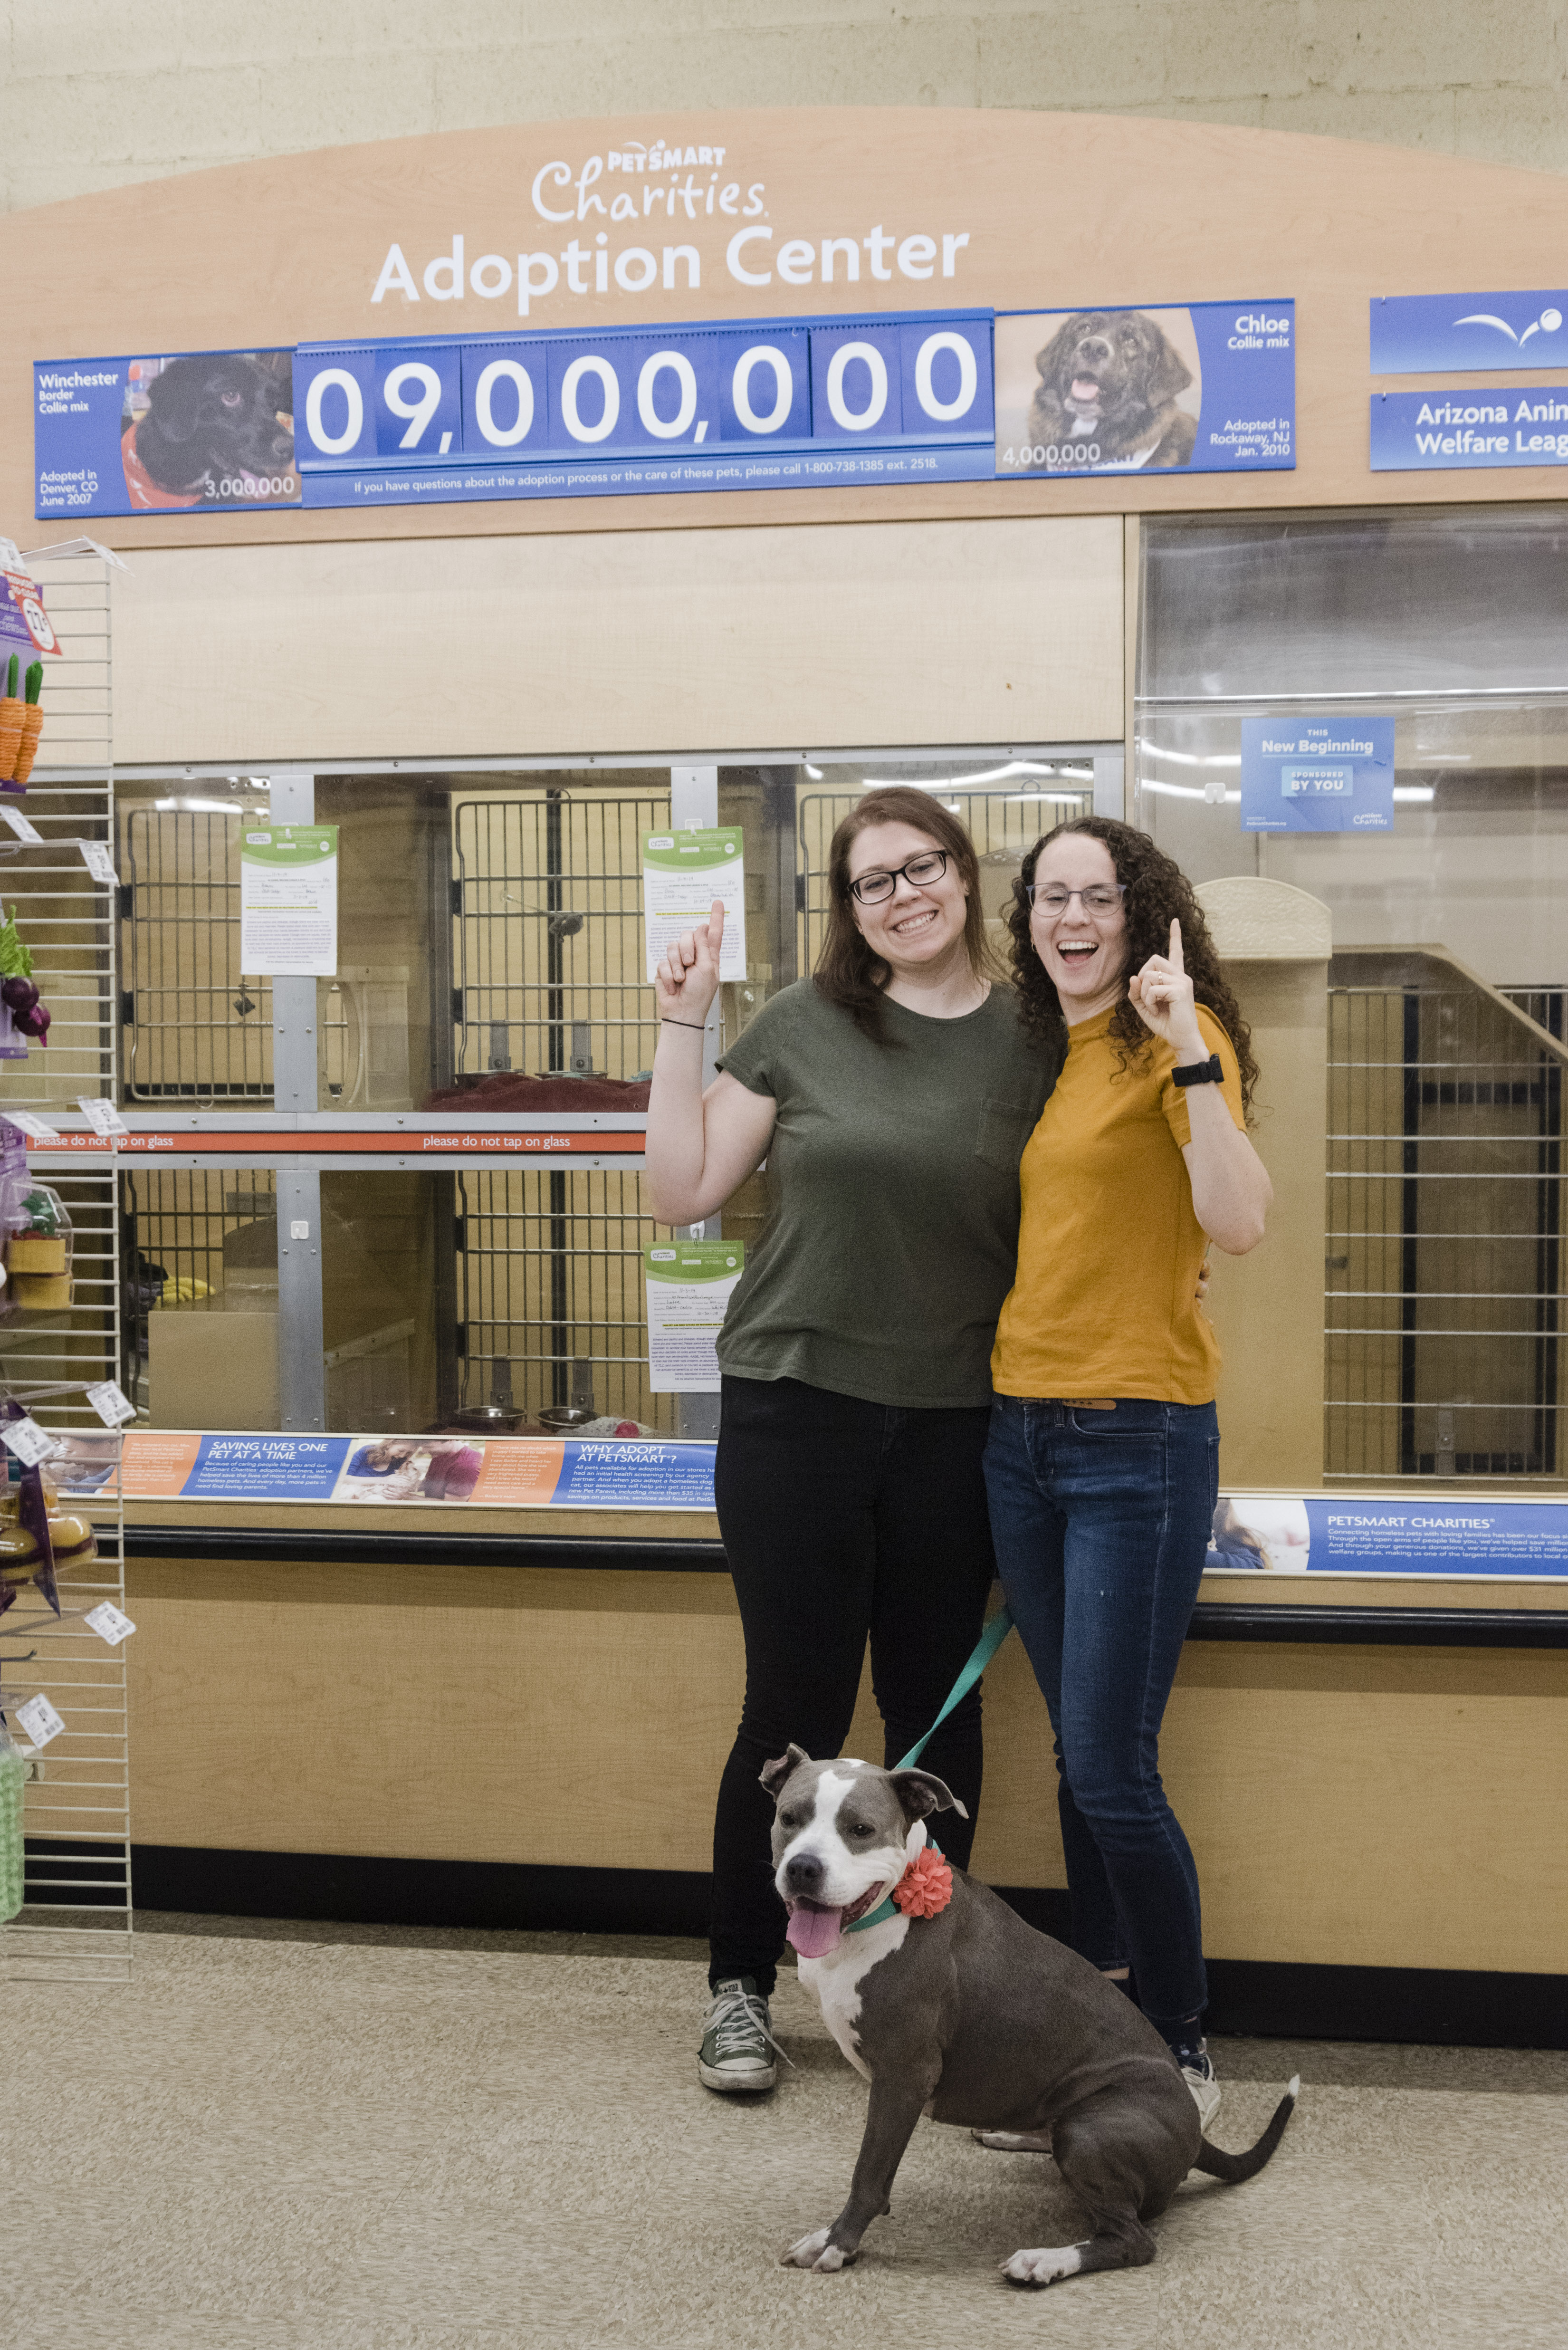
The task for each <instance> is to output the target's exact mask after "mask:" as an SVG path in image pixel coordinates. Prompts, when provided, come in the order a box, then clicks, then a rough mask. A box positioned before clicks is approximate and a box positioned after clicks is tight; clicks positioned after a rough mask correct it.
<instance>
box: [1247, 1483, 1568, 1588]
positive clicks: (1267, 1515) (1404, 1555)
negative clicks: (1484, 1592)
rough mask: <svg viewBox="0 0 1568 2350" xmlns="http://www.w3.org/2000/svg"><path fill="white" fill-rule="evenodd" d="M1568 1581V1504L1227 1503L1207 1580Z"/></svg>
mask: <svg viewBox="0 0 1568 2350" xmlns="http://www.w3.org/2000/svg"><path fill="white" fill-rule="evenodd" d="M1226 1569H1239V1570H1255V1569H1262V1570H1263V1571H1265V1572H1273V1573H1276V1574H1286V1575H1467V1576H1468V1575H1510V1576H1521V1577H1522V1576H1526V1575H1529V1576H1532V1577H1534V1576H1539V1577H1542V1578H1545V1579H1549V1580H1552V1579H1568V1503H1563V1502H1493V1501H1487V1500H1477V1498H1476V1497H1475V1495H1474V1494H1454V1495H1451V1496H1449V1495H1445V1496H1444V1497H1442V1498H1441V1499H1433V1500H1430V1501H1425V1500H1423V1501H1418V1502H1417V1501H1412V1500H1409V1499H1407V1497H1406V1496H1405V1495H1404V1494H1402V1493H1400V1494H1381V1495H1370V1494H1345V1495H1340V1494H1334V1495H1333V1496H1317V1495H1313V1494H1308V1495H1304V1496H1303V1495H1300V1494H1294V1493H1235V1494H1223V1495H1221V1497H1220V1504H1219V1506H1218V1508H1217V1509H1216V1510H1215V1513H1214V1530H1213V1534H1212V1536H1211V1538H1210V1551H1209V1557H1208V1562H1207V1571H1208V1572H1209V1573H1210V1574H1213V1573H1216V1572H1219V1573H1223V1572H1224V1571H1225V1570H1226Z"/></svg>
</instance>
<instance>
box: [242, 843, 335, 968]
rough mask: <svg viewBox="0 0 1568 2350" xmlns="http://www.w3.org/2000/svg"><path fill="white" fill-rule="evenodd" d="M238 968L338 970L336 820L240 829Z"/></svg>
mask: <svg viewBox="0 0 1568 2350" xmlns="http://www.w3.org/2000/svg"><path fill="white" fill-rule="evenodd" d="M240 969H241V970H242V972H244V974H245V976H246V978H247V979H253V978H254V979H312V978H315V979H333V978H335V977H336V976H337V826H336V825H335V824H278V825H272V826H269V827H267V828H266V829H265V831H257V832H246V833H242V835H241V836H240Z"/></svg>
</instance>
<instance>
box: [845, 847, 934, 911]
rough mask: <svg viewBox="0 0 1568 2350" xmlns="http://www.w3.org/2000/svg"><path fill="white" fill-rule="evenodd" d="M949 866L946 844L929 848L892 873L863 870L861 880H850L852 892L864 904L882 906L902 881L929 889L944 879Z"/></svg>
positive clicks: (911, 885)
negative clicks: (943, 846) (864, 871)
mask: <svg viewBox="0 0 1568 2350" xmlns="http://www.w3.org/2000/svg"><path fill="white" fill-rule="evenodd" d="M947 869H948V852H947V850H946V849H945V848H925V849H922V850H921V852H920V854H919V857H911V858H910V859H909V863H908V864H907V865H900V866H898V867H897V868H895V870H894V871H893V872H891V873H863V874H862V875H861V876H860V879H859V880H858V881H852V882H851V883H850V884H849V892H850V895H851V897H854V898H858V899H859V900H860V903H861V904H862V905H863V906H879V905H880V904H881V902H882V900H883V899H884V898H890V897H891V896H892V894H893V892H894V890H895V889H897V888H898V884H899V882H900V881H908V882H909V885H910V887H911V888H912V889H929V888H930V886H931V884H932V882H933V881H940V879H941V878H942V875H943V874H944V873H945V872H946V871H947Z"/></svg>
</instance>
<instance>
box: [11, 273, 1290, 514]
mask: <svg viewBox="0 0 1568 2350" xmlns="http://www.w3.org/2000/svg"><path fill="white" fill-rule="evenodd" d="M1004 377H1005V390H1004V388H1003V382H1002V379H1003V378H1004ZM34 382H35V450H36V476H37V480H36V492H37V511H38V514H39V515H40V516H52V515H67V514H76V515H130V514H140V513H148V512H152V511H165V510H169V509H173V508H181V509H186V510H189V511H191V512H197V511H201V512H212V513H216V512H232V511H234V509H235V508H236V507H248V508H265V507H269V506H289V505H305V506H313V507H333V506H337V507H358V508H360V509H361V510H363V509H364V508H366V507H368V506H373V505H387V506H396V505H422V504H454V503H456V504H462V503H466V502H468V501H471V500H472V501H480V502H488V501H493V500H504V499H513V498H542V497H547V498H558V497H583V496H587V497H594V496H612V497H625V496H635V495H640V494H647V493H653V492H659V491H689V492H690V491H699V492H701V491H707V490H767V489H802V488H820V487H823V486H825V485H826V486H832V485H834V484H846V485H847V484H907V483H911V482H953V481H977V480H991V479H992V478H995V477H998V476H1002V477H1014V476H1029V475H1039V474H1041V473H1125V472H1133V471H1137V470H1144V471H1148V472H1177V471H1186V472H1190V473H1233V472H1238V471H1260V470H1262V471H1267V470H1278V469H1281V468H1287V469H1288V468H1289V467H1292V466H1293V464H1294V463H1295V454H1294V446H1295V423H1294V414H1295V322H1294V308H1293V304H1291V303H1289V302H1256V303H1240V304H1238V303H1199V304H1194V305H1191V306H1189V307H1185V308H1178V309H1171V308H1165V309H1148V310H1135V309H1126V308H1123V309H1101V310H1085V311H1072V312H1064V311H1039V312H1020V313H1016V314H1012V315H1010V316H1007V317H996V316H995V315H994V314H993V313H992V311H990V310H977V309H967V310H940V311H884V312H878V313H872V314H869V315H867V316H863V317H854V316H849V317H832V318H824V317H811V318H775V319H772V320H761V321H747V322H744V323H741V324H736V323H732V322H727V321H726V322H708V323H698V324H695V325H690V326H678V327H671V328H663V329H660V330H659V331H657V332H654V331H650V330H649V329H648V328H605V329H603V330H602V331H599V332H596V333H594V334H592V335H583V334H569V333H559V332H556V333H535V334H520V335H512V336H494V335H493V336H472V335H471V336H430V337H427V338H421V339H420V340H417V341H412V340H407V339H404V340H400V341H396V342H387V341H369V340H367V341H345V342H333V343H302V344H300V345H298V346H297V347H296V348H291V349H284V350H270V351H264V350H254V351H209V352H196V353H185V354H182V355H179V356H176V357H173V358H170V357H167V356H161V357H151V358H147V357H141V358H129V359H75V360H61V361H40V362H38V363H37V364H36V366H35V369H34ZM1004 400H1005V405H1006V414H1005V415H1003V413H1002V404H1003V401H1004Z"/></svg>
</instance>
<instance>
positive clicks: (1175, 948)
mask: <svg viewBox="0 0 1568 2350" xmlns="http://www.w3.org/2000/svg"><path fill="white" fill-rule="evenodd" d="M1170 962H1171V967H1172V969H1173V970H1176V971H1179V972H1185V971H1186V969H1187V965H1186V964H1185V963H1184V962H1182V960H1181V924H1180V923H1179V922H1177V921H1173V922H1172V923H1171V925H1170Z"/></svg>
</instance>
